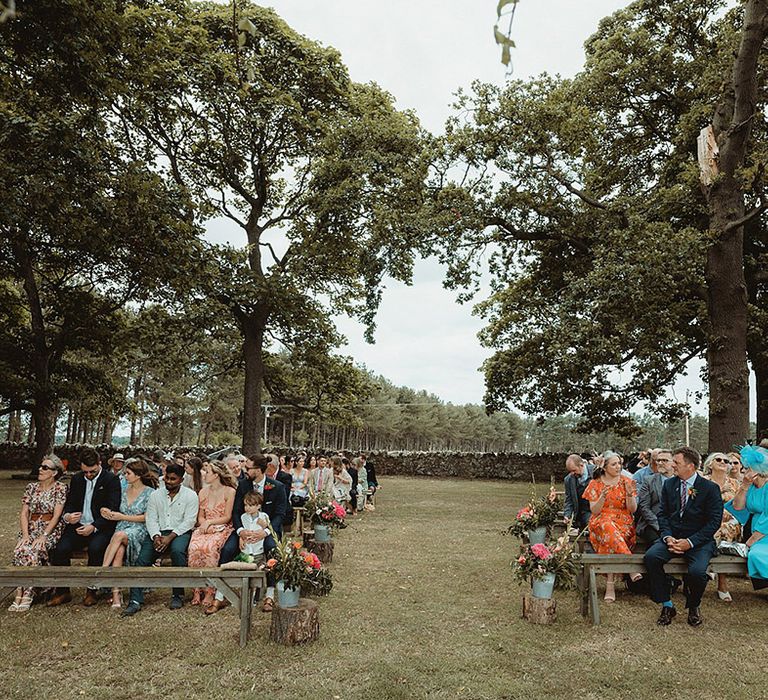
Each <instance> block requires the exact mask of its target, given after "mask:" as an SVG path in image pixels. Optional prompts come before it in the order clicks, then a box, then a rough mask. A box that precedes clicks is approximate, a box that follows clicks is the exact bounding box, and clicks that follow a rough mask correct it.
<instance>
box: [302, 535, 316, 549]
mask: <svg viewBox="0 0 768 700" xmlns="http://www.w3.org/2000/svg"><path fill="white" fill-rule="evenodd" d="M301 537H302V540H303V542H304V548H305V549H309V548H310V547H311V546H312V543H313V542H314V541H315V531H314V530H304V532H302V533H301Z"/></svg>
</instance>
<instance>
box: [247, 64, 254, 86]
mask: <svg viewBox="0 0 768 700" xmlns="http://www.w3.org/2000/svg"><path fill="white" fill-rule="evenodd" d="M245 75H246V78H247V80H248V82H249V83H252V82H253V81H254V80H256V71H255V70H253V66H247V67H246V69H245Z"/></svg>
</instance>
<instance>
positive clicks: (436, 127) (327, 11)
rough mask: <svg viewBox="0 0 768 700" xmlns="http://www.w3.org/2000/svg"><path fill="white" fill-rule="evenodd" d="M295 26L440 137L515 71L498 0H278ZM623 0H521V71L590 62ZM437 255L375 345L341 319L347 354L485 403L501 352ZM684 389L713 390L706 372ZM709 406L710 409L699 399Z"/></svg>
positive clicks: (572, 69)
mask: <svg viewBox="0 0 768 700" xmlns="http://www.w3.org/2000/svg"><path fill="white" fill-rule="evenodd" d="M266 4H267V5H270V6H271V7H273V8H274V9H275V11H276V12H277V13H278V14H279V15H280V16H282V17H283V19H285V20H286V21H287V22H288V24H289V25H291V26H292V27H293V28H294V29H296V30H297V31H299V32H300V33H302V34H304V35H305V36H307V37H309V38H311V39H313V40H316V41H319V42H320V43H322V44H325V45H328V46H333V47H335V48H336V49H338V50H339V51H340V53H341V56H342V59H343V61H344V63H345V64H346V65H347V67H348V69H349V72H350V75H351V77H352V79H353V80H355V81H358V82H371V81H373V82H376V83H378V84H379V85H380V86H381V87H383V88H384V89H386V90H387V91H389V92H390V93H391V94H392V95H393V96H394V97H395V98H396V101H397V106H398V108H401V109H413V110H415V112H416V114H417V115H418V117H419V119H420V120H421V123H422V124H423V125H424V126H425V127H426V128H427V129H429V130H430V131H432V132H433V133H439V132H441V131H442V129H443V124H444V123H445V120H446V119H447V117H448V116H449V115H450V113H451V108H450V105H451V102H452V99H453V98H452V96H453V94H454V93H455V92H456V90H457V89H458V88H459V87H464V88H467V87H469V86H470V85H471V83H472V81H473V80H481V81H483V82H490V83H496V84H499V85H501V84H503V83H504V82H505V80H506V79H507V78H506V69H505V67H504V66H503V65H502V64H501V62H500V49H499V47H497V46H496V44H495V42H494V40H493V25H494V22H495V20H496V3H495V2H494V1H493V0H442V1H438V0H387V2H380V1H379V2H373V1H372V0H354V1H353V0H273V2H272V3H266ZM628 4H629V3H628V2H626V1H623V0H521V2H520V4H519V6H518V8H517V11H516V15H515V20H514V24H513V30H512V36H513V39H514V41H515V43H516V45H517V47H516V49H515V50H514V51H513V53H512V61H513V77H514V78H526V77H529V76H532V75H537V74H539V73H541V72H548V73H551V74H560V75H562V76H571V75H573V74H575V73H576V72H578V71H579V70H580V68H581V66H582V64H583V61H584V52H583V44H584V41H585V40H586V39H587V38H588V37H589V36H590V35H591V34H592V33H593V32H594V31H595V30H596V28H597V25H598V22H599V21H600V19H601V18H602V17H604V16H606V15H609V14H611V13H612V12H614V11H616V10H618V9H620V8H622V7H625V6H626V5H628ZM209 238H211V239H212V240H215V241H219V242H223V241H230V242H232V243H234V244H236V245H242V244H243V241H242V240H241V239H242V234H241V232H240V231H238V230H237V229H236V228H232V226H231V225H230V224H229V223H228V222H225V221H215V222H212V223H211V224H210V226H209ZM443 276H444V271H443V269H442V268H441V267H440V265H439V264H438V263H437V262H436V261H434V260H424V261H419V262H418V263H417V265H416V268H415V271H414V277H413V284H412V286H410V287H407V286H405V285H403V284H401V283H399V282H394V281H390V283H388V284H387V289H386V290H385V292H384V297H383V301H382V304H381V308H380V310H379V313H378V316H377V331H376V336H375V340H376V342H375V344H373V345H370V344H368V343H366V342H365V341H364V339H363V329H362V327H361V326H360V325H359V324H357V323H356V322H353V321H351V320H349V319H343V318H342V319H338V326H339V329H340V330H341V331H342V332H343V333H344V334H345V335H346V336H347V339H348V345H347V346H346V347H345V348H344V350H343V352H344V354H349V355H351V356H352V357H353V358H354V359H355V360H356V361H357V362H359V363H361V364H364V365H365V366H366V367H367V368H368V369H370V370H372V371H374V372H375V373H377V374H382V375H384V376H385V377H387V378H388V379H389V380H391V381H392V382H394V383H395V384H398V385H406V386H409V387H411V388H413V389H417V390H418V389H426V390H428V391H430V392H433V393H435V394H437V395H438V396H440V397H441V398H442V399H444V400H446V401H451V402H453V403H459V404H463V403H481V402H482V398H483V393H484V385H483V376H482V373H481V371H480V366H481V364H482V363H483V361H484V360H485V359H486V358H487V357H488V356H489V354H490V353H489V351H488V350H487V349H485V348H482V347H481V346H480V344H479V341H478V340H477V333H478V331H480V329H481V328H482V326H483V322H482V319H480V318H478V317H476V316H473V315H472V305H471V304H467V305H459V304H457V303H456V301H455V294H454V293H452V292H449V291H447V290H445V289H444V288H443V286H442V280H443ZM689 375H690V376H689V378H688V379H683V380H681V381H680V382H678V384H677V385H676V387H675V389H674V397H675V399H676V400H684V399H685V392H686V389H690V390H691V392H693V391H696V390H698V389H701V388H702V386H701V382H700V380H699V379H698V372H697V371H696V368H693V369H692V372H690V373H689ZM694 410H696V412H705V411H704V409H703V407H694Z"/></svg>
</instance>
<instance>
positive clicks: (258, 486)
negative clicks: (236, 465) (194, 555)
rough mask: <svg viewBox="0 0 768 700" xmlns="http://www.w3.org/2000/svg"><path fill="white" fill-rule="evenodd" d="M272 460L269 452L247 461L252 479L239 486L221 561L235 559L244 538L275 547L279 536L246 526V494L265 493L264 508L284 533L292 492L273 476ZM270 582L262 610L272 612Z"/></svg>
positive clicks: (277, 530) (271, 521)
mask: <svg viewBox="0 0 768 700" xmlns="http://www.w3.org/2000/svg"><path fill="white" fill-rule="evenodd" d="M271 463H272V460H271V459H270V458H269V457H267V456H266V455H253V456H252V457H249V458H248V459H247V460H246V463H245V464H246V468H247V470H248V480H247V481H242V482H240V484H239V485H238V487H237V493H236V494H235V505H234V507H233V509H232V524H233V525H234V527H235V532H233V533H232V534H231V535H230V536H229V539H228V540H227V541H226V543H225V544H224V547H222V550H221V556H220V557H219V564H220V565H221V564H225V563H227V562H229V561H232V560H233V559H234V558H235V557H236V556H237V554H238V552H239V551H240V541H241V540H244V541H245V542H246V543H251V542H258V541H259V540H264V551H265V552H269V551H270V550H272V549H274V548H275V539H274V537H272V535H266V536H265V534H264V532H263V531H253V530H247V529H246V528H245V527H244V526H243V513H245V494H247V493H250V492H251V491H256V492H257V493H259V494H261V495H262V497H263V498H264V501H263V503H262V506H261V510H262V511H264V512H265V513H266V514H267V515H268V516H269V521H270V523H271V525H272V529H273V530H274V532H275V534H276V535H277V537H282V535H283V521H284V518H285V514H286V512H287V510H288V495H287V493H286V491H285V489H284V488H283V485H282V484H281V483H280V482H279V481H275V480H274V479H270V478H269V477H268V476H267V474H266V470H267V467H268V466H269V465H271ZM267 583H268V584H269V585H268V587H267V592H266V596H265V598H264V605H263V606H262V610H263V611H264V612H270V611H271V610H272V608H273V606H274V604H275V589H274V580H271V579H270V578H268V579H267Z"/></svg>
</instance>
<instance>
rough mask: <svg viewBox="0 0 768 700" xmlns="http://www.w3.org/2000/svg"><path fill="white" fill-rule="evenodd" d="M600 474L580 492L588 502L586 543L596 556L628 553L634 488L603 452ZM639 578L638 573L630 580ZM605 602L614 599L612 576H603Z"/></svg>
mask: <svg viewBox="0 0 768 700" xmlns="http://www.w3.org/2000/svg"><path fill="white" fill-rule="evenodd" d="M604 457H605V463H604V465H603V469H602V471H600V470H598V469H596V470H595V476H594V477H593V479H592V481H590V482H589V484H588V485H587V488H586V489H584V496H583V498H585V499H587V500H588V501H589V507H590V510H591V511H592V517H591V518H590V519H589V541H590V542H591V543H592V548H593V549H594V550H595V552H596V553H597V554H632V548H633V547H634V546H635V523H634V517H633V515H634V512H635V511H636V510H637V486H636V484H635V481H634V479H631V478H629V477H626V476H624V475H623V474H622V473H621V466H622V465H621V457H620V456H619V455H617V454H616V453H615V452H606V453H605V455H604ZM636 578H640V575H639V574H636V575H635V576H634V577H633V580H634V579H636ZM605 600H606V601H608V602H609V603H611V602H613V601H614V600H616V590H615V588H614V581H613V574H607V581H606V584H605Z"/></svg>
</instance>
